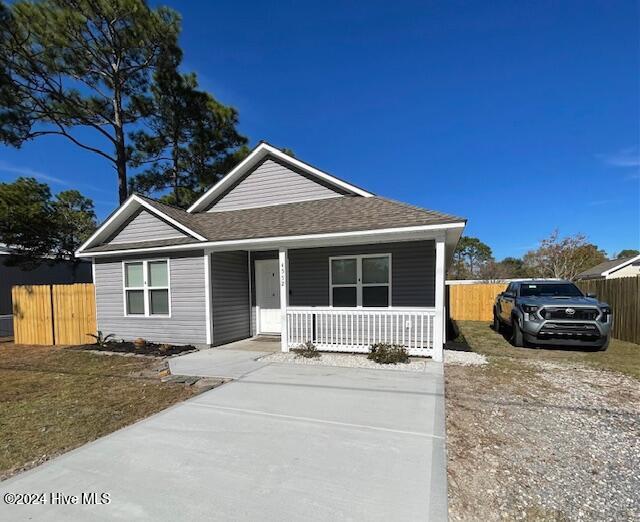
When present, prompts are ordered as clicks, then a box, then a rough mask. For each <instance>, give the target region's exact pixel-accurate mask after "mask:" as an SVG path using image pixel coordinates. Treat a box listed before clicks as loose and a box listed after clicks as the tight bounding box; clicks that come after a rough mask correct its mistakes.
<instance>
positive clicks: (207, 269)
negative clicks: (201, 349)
mask: <svg viewBox="0 0 640 522" xmlns="http://www.w3.org/2000/svg"><path fill="white" fill-rule="evenodd" d="M212 312H213V306H212V302H211V251H209V250H206V249H205V251H204V313H205V328H206V341H207V345H208V346H211V345H212V344H213V321H212V320H211V314H212Z"/></svg>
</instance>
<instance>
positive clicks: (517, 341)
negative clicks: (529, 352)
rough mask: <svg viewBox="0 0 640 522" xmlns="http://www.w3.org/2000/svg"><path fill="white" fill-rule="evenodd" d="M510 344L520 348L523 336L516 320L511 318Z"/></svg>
mask: <svg viewBox="0 0 640 522" xmlns="http://www.w3.org/2000/svg"><path fill="white" fill-rule="evenodd" d="M511 344H512V345H513V346H516V347H518V348H522V347H523V346H524V336H523V335H522V330H521V329H520V326H519V325H518V319H516V318H515V317H512V318H511Z"/></svg>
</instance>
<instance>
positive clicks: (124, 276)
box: [122, 258, 171, 319]
mask: <svg viewBox="0 0 640 522" xmlns="http://www.w3.org/2000/svg"><path fill="white" fill-rule="evenodd" d="M157 261H164V262H166V263H167V286H149V285H148V284H147V278H148V268H147V267H148V265H149V263H153V262H157ZM136 263H142V286H141V287H140V286H127V272H126V268H125V267H126V265H128V264H136ZM127 290H142V291H143V301H144V314H130V313H128V311H127ZM150 290H167V293H168V300H169V303H168V304H169V313H168V314H152V313H151V304H150V300H149V291H150ZM122 304H123V306H124V316H125V317H145V318H149V319H167V318H170V317H171V260H170V259H169V258H158V259H129V260H127V261H122Z"/></svg>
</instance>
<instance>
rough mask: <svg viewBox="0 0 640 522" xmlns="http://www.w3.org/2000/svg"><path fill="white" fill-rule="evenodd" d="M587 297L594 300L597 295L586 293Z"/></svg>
mask: <svg viewBox="0 0 640 522" xmlns="http://www.w3.org/2000/svg"><path fill="white" fill-rule="evenodd" d="M587 297H593V298H594V299H595V298H596V297H598V294H594V293H593V292H587Z"/></svg>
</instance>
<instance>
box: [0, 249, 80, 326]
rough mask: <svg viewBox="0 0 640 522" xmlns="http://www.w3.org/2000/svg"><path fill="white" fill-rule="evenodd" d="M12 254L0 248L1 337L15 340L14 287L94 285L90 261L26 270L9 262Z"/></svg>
mask: <svg viewBox="0 0 640 522" xmlns="http://www.w3.org/2000/svg"><path fill="white" fill-rule="evenodd" d="M11 252H12V250H11V248H9V247H7V246H6V245H4V244H0V337H11V336H13V303H12V300H11V287H12V286H14V285H47V284H68V283H91V263H88V262H86V261H85V262H82V263H78V262H77V261H73V260H71V261H69V260H64V259H59V260H56V259H43V260H42V263H41V264H39V265H38V266H36V267H34V268H33V269H31V270H25V269H23V268H21V267H19V266H13V265H12V264H11V263H9V262H8V261H9V256H10V255H11Z"/></svg>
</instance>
